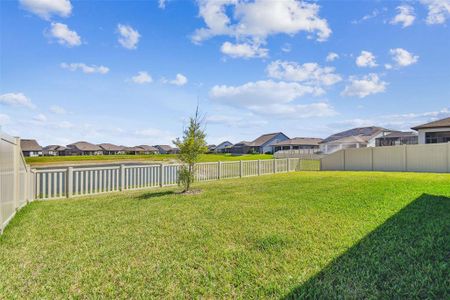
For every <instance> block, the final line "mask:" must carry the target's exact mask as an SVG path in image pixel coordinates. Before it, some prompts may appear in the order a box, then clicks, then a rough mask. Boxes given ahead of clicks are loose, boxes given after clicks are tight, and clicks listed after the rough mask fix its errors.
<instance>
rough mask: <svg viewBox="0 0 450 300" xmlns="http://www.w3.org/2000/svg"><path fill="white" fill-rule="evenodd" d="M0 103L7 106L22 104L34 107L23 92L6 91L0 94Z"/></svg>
mask: <svg viewBox="0 0 450 300" xmlns="http://www.w3.org/2000/svg"><path fill="white" fill-rule="evenodd" d="M0 104H4V105H9V106H23V107H27V108H31V109H34V108H35V107H36V106H35V105H34V104H33V103H32V102H31V100H30V99H29V98H27V96H25V95H24V94H23V93H6V94H3V95H0Z"/></svg>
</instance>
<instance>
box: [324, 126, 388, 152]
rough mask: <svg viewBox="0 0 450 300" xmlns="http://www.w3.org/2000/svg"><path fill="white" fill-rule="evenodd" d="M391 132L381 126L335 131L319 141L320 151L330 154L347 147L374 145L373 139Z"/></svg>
mask: <svg viewBox="0 0 450 300" xmlns="http://www.w3.org/2000/svg"><path fill="white" fill-rule="evenodd" d="M391 132H393V130H389V129H386V128H383V127H377V126H369V127H358V128H353V129H349V130H346V131H342V132H339V133H335V134H333V135H330V136H329V137H327V138H326V139H324V140H323V141H321V142H320V151H321V152H323V153H325V154H330V153H333V152H336V151H338V150H342V149H347V148H365V147H375V140H376V138H378V137H382V136H384V135H386V134H388V133H391Z"/></svg>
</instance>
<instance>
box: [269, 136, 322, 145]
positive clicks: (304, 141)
mask: <svg viewBox="0 0 450 300" xmlns="http://www.w3.org/2000/svg"><path fill="white" fill-rule="evenodd" d="M321 141H322V139H320V138H308V137H296V138H293V139H289V140H285V141H281V142H278V143H276V144H274V145H273V146H292V145H313V146H318V145H319V143H320V142H321Z"/></svg>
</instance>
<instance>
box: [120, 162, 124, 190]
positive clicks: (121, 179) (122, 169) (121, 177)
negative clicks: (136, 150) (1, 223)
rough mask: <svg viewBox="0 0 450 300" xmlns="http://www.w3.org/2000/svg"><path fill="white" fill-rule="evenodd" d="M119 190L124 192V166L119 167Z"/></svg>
mask: <svg viewBox="0 0 450 300" xmlns="http://www.w3.org/2000/svg"><path fill="white" fill-rule="evenodd" d="M120 190H121V191H124V190H125V165H120Z"/></svg>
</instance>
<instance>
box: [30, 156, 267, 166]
mask: <svg viewBox="0 0 450 300" xmlns="http://www.w3.org/2000/svg"><path fill="white" fill-rule="evenodd" d="M272 158H273V155H269V154H247V155H230V154H203V155H201V156H200V160H199V161H200V162H216V161H238V160H257V159H272ZM25 160H26V162H27V163H28V164H31V165H32V166H43V165H55V164H57V165H60V164H65V163H70V164H83V163H97V162H98V163H114V162H121V161H143V162H152V161H155V162H156V161H158V162H161V161H174V160H177V155H176V154H156V155H155V154H149V155H86V156H85V155H78V156H40V157H26V158H25Z"/></svg>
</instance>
